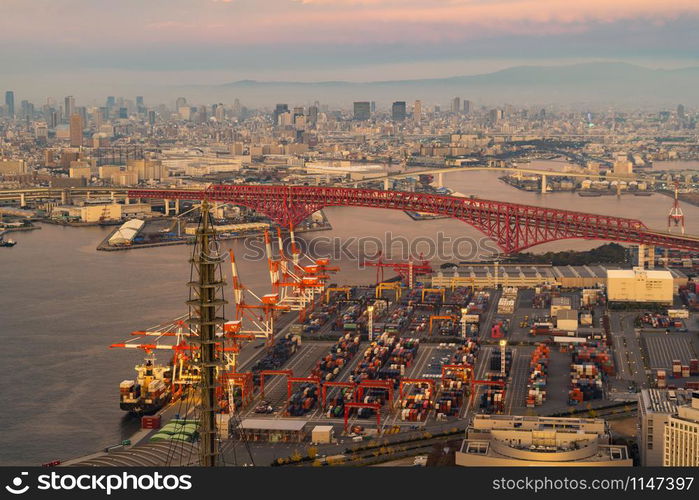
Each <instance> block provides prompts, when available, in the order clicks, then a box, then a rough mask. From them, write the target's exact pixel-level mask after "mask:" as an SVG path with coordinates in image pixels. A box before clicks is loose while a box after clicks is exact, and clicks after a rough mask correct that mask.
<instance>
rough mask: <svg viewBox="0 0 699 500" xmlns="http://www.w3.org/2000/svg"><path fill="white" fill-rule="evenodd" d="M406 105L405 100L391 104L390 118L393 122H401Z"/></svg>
mask: <svg viewBox="0 0 699 500" xmlns="http://www.w3.org/2000/svg"><path fill="white" fill-rule="evenodd" d="M405 115H406V106H405V101H396V102H394V103H393V106H391V118H392V119H393V121H395V122H402V121H403V120H405Z"/></svg>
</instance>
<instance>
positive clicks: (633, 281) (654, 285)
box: [607, 267, 675, 304]
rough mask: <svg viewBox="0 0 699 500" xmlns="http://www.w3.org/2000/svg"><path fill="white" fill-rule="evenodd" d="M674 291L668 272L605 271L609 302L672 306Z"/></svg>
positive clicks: (637, 269) (641, 269)
mask: <svg viewBox="0 0 699 500" xmlns="http://www.w3.org/2000/svg"><path fill="white" fill-rule="evenodd" d="M674 291H675V284H674V280H673V276H672V274H671V273H670V271H661V270H648V269H643V268H641V267H635V268H633V269H610V270H608V271H607V298H608V299H609V301H610V302H655V303H661V304H672V295H673V293H674Z"/></svg>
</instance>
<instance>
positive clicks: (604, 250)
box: [510, 243, 626, 266]
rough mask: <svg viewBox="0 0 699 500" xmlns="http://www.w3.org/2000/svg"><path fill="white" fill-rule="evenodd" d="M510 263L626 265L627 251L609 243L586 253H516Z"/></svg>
mask: <svg viewBox="0 0 699 500" xmlns="http://www.w3.org/2000/svg"><path fill="white" fill-rule="evenodd" d="M510 261H511V262H518V263H522V264H551V265H554V266H584V265H589V264H624V263H625V262H626V249H625V248H624V247H623V246H621V245H619V244H618V243H607V244H605V245H602V246H599V247H597V248H593V249H592V250H588V251H584V252H574V251H564V252H546V253H543V254H535V253H529V252H525V253H516V254H513V255H512V256H511V259H510Z"/></svg>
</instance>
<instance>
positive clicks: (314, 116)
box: [308, 105, 318, 127]
mask: <svg viewBox="0 0 699 500" xmlns="http://www.w3.org/2000/svg"><path fill="white" fill-rule="evenodd" d="M308 122H309V123H310V124H311V125H312V126H314V127H315V125H316V123H318V106H315V105H314V106H309V107H308Z"/></svg>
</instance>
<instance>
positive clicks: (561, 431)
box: [456, 415, 633, 467]
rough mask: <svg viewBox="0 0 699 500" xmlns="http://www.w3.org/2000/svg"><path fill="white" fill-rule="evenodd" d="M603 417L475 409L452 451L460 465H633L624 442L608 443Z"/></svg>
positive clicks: (608, 438)
mask: <svg viewBox="0 0 699 500" xmlns="http://www.w3.org/2000/svg"><path fill="white" fill-rule="evenodd" d="M609 441H610V437H609V433H608V431H607V427H606V423H605V421H604V420H602V419H579V418H550V417H521V416H505V415H501V416H497V415H477V416H476V417H475V418H474V421H473V424H472V425H471V427H469V428H468V431H467V439H465V440H464V441H463V443H462V445H461V449H460V450H459V451H457V452H456V464H457V465H462V466H467V467H468V466H475V467H478V466H508V467H522V466H532V465H536V466H559V467H560V466H576V467H580V466H586V467H599V466H607V467H609V466H631V465H633V461H632V460H631V458H629V454H628V450H627V448H626V446H623V445H613V444H609Z"/></svg>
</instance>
